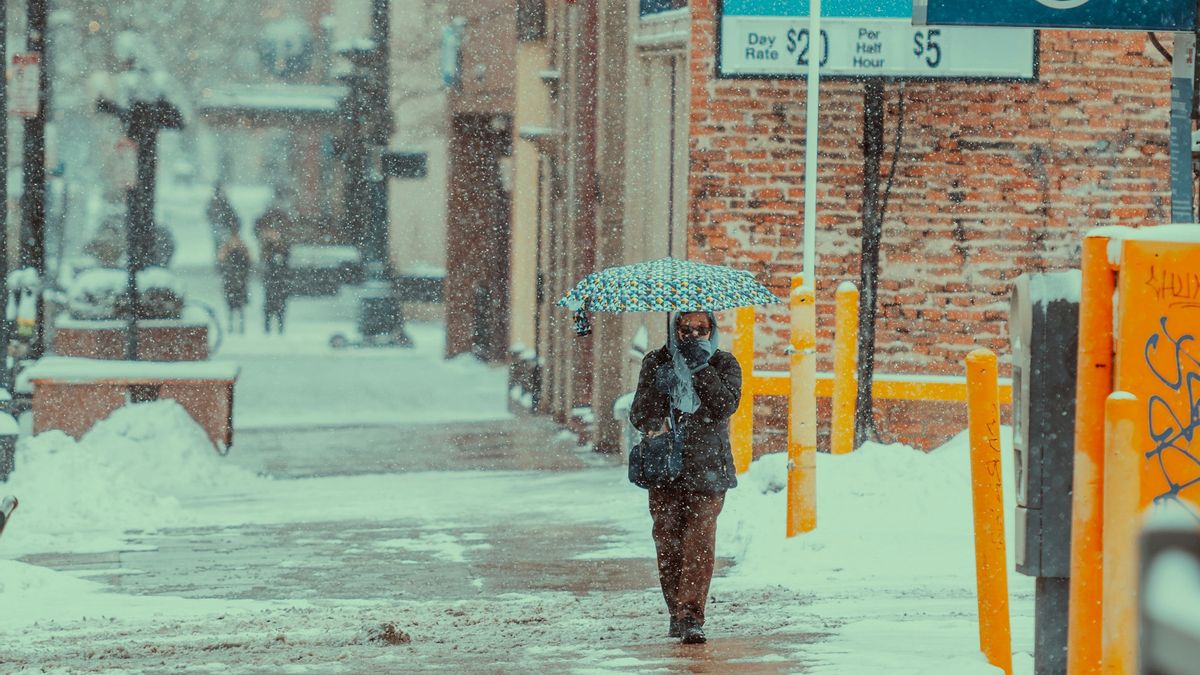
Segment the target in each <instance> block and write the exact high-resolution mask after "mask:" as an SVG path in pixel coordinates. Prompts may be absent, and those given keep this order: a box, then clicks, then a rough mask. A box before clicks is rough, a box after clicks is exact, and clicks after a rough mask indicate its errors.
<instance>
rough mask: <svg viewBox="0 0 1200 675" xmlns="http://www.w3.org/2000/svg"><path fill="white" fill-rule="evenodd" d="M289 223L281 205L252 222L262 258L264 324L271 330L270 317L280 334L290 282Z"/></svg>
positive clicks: (288, 218)
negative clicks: (287, 235)
mask: <svg viewBox="0 0 1200 675" xmlns="http://www.w3.org/2000/svg"><path fill="white" fill-rule="evenodd" d="M290 224H291V218H290V217H289V216H288V214H287V212H286V211H284V210H283V209H280V208H270V209H267V211H266V212H265V213H263V215H262V216H260V217H259V219H258V220H257V221H256V222H255V223H254V231H255V234H256V236H257V237H258V251H259V256H261V259H262V279H263V326H264V330H265V331H266V332H267V333H270V332H271V320H272V319H274V320H275V324H276V326H277V327H278V330H279V333H280V334H281V335H282V334H283V316H284V311H285V310H286V309H287V297H288V285H289V281H290V280H289V270H288V254H289V247H288V243H287V239H286V234H287V233H288V231H289V230H290V227H289V226H290Z"/></svg>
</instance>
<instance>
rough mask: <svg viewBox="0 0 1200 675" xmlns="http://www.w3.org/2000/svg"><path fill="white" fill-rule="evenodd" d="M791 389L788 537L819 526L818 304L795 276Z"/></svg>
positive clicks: (789, 409)
mask: <svg viewBox="0 0 1200 675" xmlns="http://www.w3.org/2000/svg"><path fill="white" fill-rule="evenodd" d="M791 315H792V355H791V360H790V361H791V368H790V370H791V376H792V383H791V384H792V390H791V396H789V397H788V488H787V489H788V500H787V516H788V518H787V536H789V537H794V536H795V535H797V534H800V533H801V532H811V531H812V530H813V529H814V528H816V526H817V303H816V297H815V294H814V293H813V287H812V286H811V285H809V286H805V285H804V284H803V279H802V278H801V277H800V276H799V275H797V276H794V277H792V296H791Z"/></svg>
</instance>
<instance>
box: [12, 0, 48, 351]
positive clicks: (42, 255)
mask: <svg viewBox="0 0 1200 675" xmlns="http://www.w3.org/2000/svg"><path fill="white" fill-rule="evenodd" d="M46 2H47V0H28V5H27V7H26V13H27V17H28V21H29V30H28V36H27V49H28V50H29V51H30V52H34V53H36V54H38V55H39V57H40V59H41V60H40V62H39V64H38V111H37V115H35V116H34V117H32V118H29V119H27V120H25V138H24V146H23V150H24V153H23V156H22V164H21V168H22V175H23V177H24V191H23V193H22V195H21V203H22V206H23V208H22V212H21V254H20V263H19V264H20V266H21V267H32V268H34V269H36V270H37V273H38V277H39V278H40V277H43V276H44V275H45V273H46V241H45V236H46V233H45V224H46V117H47V109H48V108H49V107H50V96H49V94H50V81H49V76H48V71H49V70H50V69H49V67H48V66H49V58H48V57H47V54H46V31H47V10H46ZM42 312H43V307H42V301H41V297H40V294H39V297H38V298H37V322H36V324H35V325H36V328H35V330H34V338H33V343H32V344H31V345H30V348H29V355H30V356H31V357H32V358H37V357H39V356H41V355H42V351H43V349H44V345H43V344H42V338H43V334H44V332H45V330H44V326H43V325H42V321H43V315H42Z"/></svg>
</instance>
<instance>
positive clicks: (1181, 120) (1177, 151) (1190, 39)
mask: <svg viewBox="0 0 1200 675" xmlns="http://www.w3.org/2000/svg"><path fill="white" fill-rule="evenodd" d="M1195 51H1196V34H1195V33H1175V58H1174V59H1173V60H1172V65H1171V130H1170V135H1169V140H1170V146H1171V222H1173V223H1191V222H1194V221H1195V220H1196V216H1195V213H1196V212H1195V209H1194V208H1193V194H1192V180H1193V173H1192V97H1193V95H1194V89H1195V81H1194V80H1195V77H1196V64H1195V62H1194V60H1193V56H1194V54H1195Z"/></svg>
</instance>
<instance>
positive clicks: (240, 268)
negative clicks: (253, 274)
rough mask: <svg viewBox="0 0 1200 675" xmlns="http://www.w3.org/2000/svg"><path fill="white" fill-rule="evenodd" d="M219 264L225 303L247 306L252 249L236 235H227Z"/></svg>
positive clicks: (219, 254) (218, 255)
mask: <svg viewBox="0 0 1200 675" xmlns="http://www.w3.org/2000/svg"><path fill="white" fill-rule="evenodd" d="M217 266H218V268H220V270H221V286H222V289H223V290H224V291H225V304H226V305H227V306H228V307H229V308H230V309H239V308H241V307H245V306H246V301H247V300H248V296H249V285H250V284H249V280H250V251H249V250H248V249H247V248H246V244H245V243H243V242H242V240H241V239H239V238H238V237H236V236H232V235H231V236H229V237H226V239H225V242H224V243H222V244H221V249H220V250H219V251H218V252H217Z"/></svg>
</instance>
